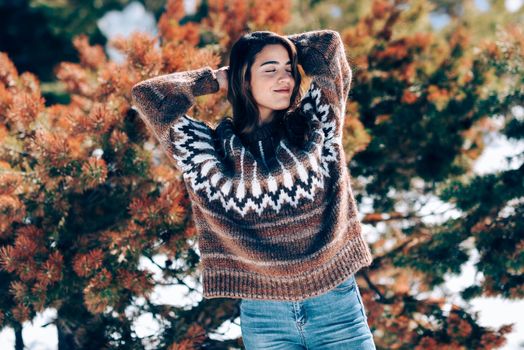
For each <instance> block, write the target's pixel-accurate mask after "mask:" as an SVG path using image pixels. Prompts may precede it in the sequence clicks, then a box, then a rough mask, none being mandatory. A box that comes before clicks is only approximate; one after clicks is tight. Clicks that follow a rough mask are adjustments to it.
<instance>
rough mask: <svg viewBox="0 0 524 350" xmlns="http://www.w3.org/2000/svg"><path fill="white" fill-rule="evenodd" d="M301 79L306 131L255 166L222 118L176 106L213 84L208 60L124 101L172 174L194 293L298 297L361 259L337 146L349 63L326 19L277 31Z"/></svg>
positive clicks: (366, 254)
mask: <svg viewBox="0 0 524 350" xmlns="http://www.w3.org/2000/svg"><path fill="white" fill-rule="evenodd" d="M287 38H289V39H290V40H291V41H292V42H293V43H294V44H295V46H296V47H297V52H298V58H299V63H300V64H301V65H302V67H303V68H304V71H305V73H306V74H307V75H310V76H311V77H312V82H311V85H310V86H309V89H308V90H307V92H306V94H305V95H304V96H303V98H302V100H301V103H300V106H299V108H301V109H302V111H304V113H305V114H306V116H307V117H308V118H309V119H310V121H311V126H312V127H311V131H310V135H309V136H310V137H309V138H308V142H307V143H306V144H305V145H304V146H302V147H297V146H295V145H294V144H292V143H291V142H289V141H288V140H287V139H286V138H282V139H281V140H280V142H279V143H278V145H277V147H276V150H275V155H276V157H275V159H276V161H275V162H273V163H271V165H270V166H267V165H266V164H265V162H262V161H261V159H259V158H258V157H255V156H254V155H253V154H252V153H251V152H250V150H249V148H248V147H246V146H245V145H244V144H243V143H242V141H241V139H240V137H239V136H238V135H237V134H236V133H235V129H234V128H233V121H232V119H231V118H229V117H225V118H223V119H222V120H221V121H220V123H219V124H218V125H217V127H216V128H211V127H210V126H208V125H207V124H206V123H204V122H202V121H198V120H196V119H194V118H192V117H190V116H189V115H187V114H186V111H187V110H188V109H189V107H190V106H191V105H192V104H193V103H194V98H195V97H196V96H199V95H202V94H207V93H213V92H217V91H218V82H217V81H216V76H215V71H214V70H213V69H211V68H210V67H204V68H201V69H197V70H193V71H187V72H177V73H172V74H167V75H164V76H159V77H155V78H151V79H148V80H146V81H143V82H141V83H138V84H137V85H135V86H134V87H133V91H132V96H133V102H134V107H135V108H136V110H137V111H138V112H139V114H140V116H141V118H142V119H143V120H144V122H145V123H146V125H148V127H149V128H150V130H151V131H152V132H153V134H154V136H155V137H156V138H157V139H158V140H159V141H160V144H161V146H162V148H163V149H164V150H165V151H166V152H167V154H168V155H169V157H170V158H171V159H172V160H173V164H174V165H175V167H176V168H177V169H179V170H180V171H181V173H182V177H183V179H184V182H185V184H186V187H187V190H188V193H189V195H190V198H191V207H192V210H193V217H194V220H195V225H196V228H197V232H198V234H199V235H198V244H199V249H200V254H201V267H202V277H203V286H204V297H205V298H218V297H231V298H251V299H267V300H302V299H304V298H308V297H312V296H315V295H319V294H322V293H325V292H327V291H329V290H331V289H333V288H335V287H336V286H337V285H338V284H340V283H341V282H342V281H344V280H346V279H347V278H348V277H349V276H350V275H351V274H354V273H355V272H356V271H358V270H359V269H360V268H362V267H364V266H369V265H370V264H371V262H372V256H371V252H370V250H369V247H368V245H367V243H366V242H365V241H364V239H363V236H362V230H361V224H360V221H359V219H358V210H357V207H356V203H355V200H354V197H353V193H352V190H351V186H350V175H349V172H348V169H347V165H346V158H345V154H344V150H343V146H342V142H341V141H342V129H343V120H344V115H345V103H346V99H347V95H348V92H349V88H350V83H351V70H350V68H349V64H348V62H347V59H346V57H345V53H344V46H343V43H342V39H341V37H340V35H339V34H338V33H337V32H335V31H331V30H320V31H312V32H306V33H301V34H295V35H290V36H287Z"/></svg>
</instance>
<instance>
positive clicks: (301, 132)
mask: <svg viewBox="0 0 524 350" xmlns="http://www.w3.org/2000/svg"><path fill="white" fill-rule="evenodd" d="M270 44H280V45H282V46H283V47H284V48H285V49H286V50H287V52H288V54H289V57H290V61H291V73H292V76H293V78H294V80H295V86H294V88H293V91H292V93H291V99H290V101H291V103H290V106H289V107H288V108H287V109H284V110H278V111H274V113H275V114H274V118H276V121H277V122H282V123H283V125H284V133H285V135H286V136H287V138H288V139H289V140H290V141H291V142H292V143H294V144H296V145H298V146H301V145H303V144H304V143H305V142H306V141H307V139H308V135H309V132H310V128H311V127H310V123H309V120H308V118H306V116H305V114H304V113H303V112H302V111H301V109H300V108H298V107H299V104H300V101H301V99H302V88H301V82H302V76H301V74H300V71H299V69H298V56H297V49H296V47H295V44H293V42H291V40H289V39H288V38H286V37H285V36H281V35H279V34H276V33H274V32H270V31H255V32H251V33H248V34H245V35H244V36H242V37H241V38H240V39H238V40H237V41H236V42H235V43H234V44H233V47H232V48H231V53H230V56H229V71H228V91H227V99H228V100H229V102H230V103H231V105H232V107H233V125H234V127H235V129H236V131H237V132H239V133H240V134H241V135H246V134H249V133H250V132H252V131H254V130H255V129H256V128H257V125H258V121H259V119H260V114H259V111H258V107H257V103H256V100H255V98H254V97H253V94H252V93H251V89H250V82H251V67H252V65H253V63H254V62H255V56H256V55H257V54H258V53H259V52H260V51H262V49H263V48H264V47H265V46H266V45H270Z"/></svg>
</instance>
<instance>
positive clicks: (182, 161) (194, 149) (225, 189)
mask: <svg viewBox="0 0 524 350" xmlns="http://www.w3.org/2000/svg"><path fill="white" fill-rule="evenodd" d="M320 94H321V92H320V89H319V88H317V87H316V86H315V84H314V83H312V84H311V86H310V89H309V90H308V92H307V94H306V95H305V96H304V98H303V100H302V107H301V108H302V109H303V110H304V111H306V112H308V115H310V118H311V120H313V121H314V122H313V123H312V125H313V127H312V135H311V136H312V137H311V140H310V141H309V143H307V144H306V146H305V148H304V149H294V147H293V146H292V145H290V143H289V142H288V141H287V140H286V139H282V140H281V141H280V144H279V145H278V147H277V152H276V153H277V157H276V159H277V162H278V165H279V167H278V168H277V169H270V170H271V171H269V172H267V171H265V169H264V168H263V166H262V164H260V160H257V159H256V158H255V157H253V155H252V154H251V153H250V151H249V150H248V149H247V148H246V147H245V146H244V145H243V144H242V143H241V141H240V139H239V137H237V136H236V135H235V133H234V131H233V127H232V121H231V119H229V118H224V119H223V120H222V122H221V124H220V125H219V126H218V127H217V129H218V130H221V131H222V132H221V134H220V135H218V136H219V138H220V139H221V140H223V143H222V147H223V150H224V153H225V154H226V155H228V156H230V157H231V158H232V159H233V162H234V164H235V169H234V171H231V170H228V169H227V168H226V167H225V165H224V163H223V162H221V161H220V157H218V156H217V150H216V149H215V147H214V145H213V132H214V131H213V130H212V129H211V128H210V127H208V126H207V125H206V124H205V123H203V122H201V121H197V120H195V119H193V118H191V117H189V116H188V115H184V116H183V117H182V118H179V119H178V120H177V121H176V122H174V123H173V125H172V126H171V128H172V133H173V134H172V136H171V139H172V140H174V141H173V142H172V144H173V158H174V159H175V160H176V162H177V164H178V167H179V168H180V169H182V172H183V177H184V179H185V181H187V183H188V184H190V186H191V187H192V190H193V191H194V192H195V193H197V192H198V193H202V195H203V196H205V199H206V200H207V201H208V202H211V201H214V200H216V201H219V203H220V204H221V205H222V206H223V208H224V209H225V210H226V211H229V210H235V211H237V212H238V213H239V214H241V215H242V216H244V215H245V214H246V213H247V212H248V211H250V210H254V211H255V212H256V213H257V214H258V215H262V214H263V213H264V209H272V210H275V211H276V212H277V213H278V212H279V211H280V209H281V208H282V206H283V205H285V204H289V205H291V206H293V207H296V206H297V205H298V203H299V200H300V199H301V198H306V199H309V200H313V199H314V196H315V192H316V191H317V190H323V188H324V178H325V177H329V176H330V174H329V171H330V169H329V163H331V162H337V161H339V160H340V156H339V152H338V149H337V148H336V147H335V142H337V141H338V140H336V139H335V137H334V132H333V130H334V128H335V125H334V123H333V122H332V121H329V119H328V118H327V116H328V113H329V105H323V104H321V102H320ZM278 174H281V176H282V179H283V181H282V182H277V181H276V177H277V176H278Z"/></svg>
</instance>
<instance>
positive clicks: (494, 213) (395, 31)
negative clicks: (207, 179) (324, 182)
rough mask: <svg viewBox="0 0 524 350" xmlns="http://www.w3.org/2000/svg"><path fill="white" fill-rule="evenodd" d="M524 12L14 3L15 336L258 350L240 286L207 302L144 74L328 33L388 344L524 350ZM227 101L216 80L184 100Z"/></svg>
mask: <svg viewBox="0 0 524 350" xmlns="http://www.w3.org/2000/svg"><path fill="white" fill-rule="evenodd" d="M522 5H523V0H506V1H504V0H453V1H451V0H395V1H394V0H391V1H390V0H374V1H356V0H353V1H348V0H346V1H323V0H283V1H261V0H251V1H247V0H246V1H240V0H236V1H235V0H222V1H218V0H215V1H212V0H208V1H204V0H202V1H198V0H184V1H182V0H180V1H161V0H144V1H125V0H94V1H74V0H0V30H1V31H0V52H1V53H0V222H1V224H0V344H1V346H0V347H1V348H2V349H17V350H18V349H24V348H26V349H94V348H96V349H102V348H121V349H200V348H202V349H241V348H243V347H242V342H241V338H240V336H241V334H240V327H239V310H238V303H237V302H238V300H232V299H210V300H204V299H202V295H201V291H202V287H201V281H200V271H199V264H198V262H199V251H198V245H197V242H198V237H197V234H196V232H195V229H194V226H193V223H192V220H191V208H190V206H189V203H188V201H187V198H186V196H185V195H186V193H185V188H184V187H183V185H182V182H181V177H180V174H178V173H177V172H176V171H175V170H174V169H173V168H172V167H171V166H169V164H168V162H167V159H165V155H163V154H162V152H159V150H158V148H157V147H156V146H157V145H156V143H155V141H154V139H153V138H151V135H149V133H148V131H147V129H146V128H145V126H144V125H142V124H141V122H140V120H139V118H138V117H137V115H136V112H135V111H134V110H132V109H131V108H130V88H131V86H132V85H133V84H134V83H136V82H138V81H140V80H143V79H146V78H148V77H152V76H156V75H159V74H167V73H170V72H175V71H181V70H189V69H195V68H198V67H201V66H206V65H209V66H212V67H213V68H218V67H220V66H222V65H227V64H228V63H227V60H228V54H229V50H230V48H231V45H232V44H233V43H234V42H235V40H236V39H238V38H239V37H240V36H241V35H242V34H244V33H246V32H249V31H253V30H272V31H275V32H277V33H280V34H290V33H296V32H302V31H306V30H313V29H327V28H329V29H334V30H337V31H339V32H340V33H341V36H342V38H343V40H344V43H345V45H346V52H347V57H348V61H349V62H350V65H351V67H352V69H353V72H354V77H353V85H352V90H351V92H350V96H349V99H348V106H347V115H346V119H345V123H346V124H345V130H344V132H345V134H344V147H345V151H346V154H347V158H348V168H349V169H350V172H351V174H352V181H353V183H352V186H353V189H354V192H355V196H356V199H357V202H358V205H359V210H360V215H361V217H360V219H361V221H362V223H363V227H364V230H365V237H366V239H367V241H368V242H369V244H370V247H371V249H372V252H373V255H374V257H375V261H374V262H373V265H372V266H370V267H369V268H366V269H363V270H361V271H359V272H358V273H357V281H358V283H359V286H360V289H361V293H362V295H363V299H364V303H365V305H366V308H367V310H366V311H367V313H368V317H369V319H368V322H369V324H370V327H371V328H372V332H373V334H374V337H375V342H376V345H377V348H378V349H506V350H509V349H511V350H515V349H524V335H523V334H524V302H523V300H522V299H523V296H524V269H523V268H524V250H523V248H524V234H523V233H524V229H523V222H524V220H522V218H523V213H524V176H523V175H524V166H523V155H524V139H523V137H524V127H523V126H524V106H523V102H524V101H523V98H522V97H523V86H524V84H523V82H524V73H523V64H522V52H523V51H522V49H523V46H524V33H523V29H522V28H524V25H523V24H524V18H523V16H524V6H522ZM227 113H230V109H229V105H228V103H227V100H226V99H225V96H223V95H221V94H220V93H218V94H214V95H211V96H200V97H199V98H198V100H197V104H196V105H195V106H194V107H193V108H192V110H191V114H192V115H193V116H195V117H196V118H199V119H202V120H205V121H206V122H208V123H209V124H214V123H216V122H217V121H218V119H219V118H220V117H222V116H223V115H225V114H227ZM168 183H169V184H168Z"/></svg>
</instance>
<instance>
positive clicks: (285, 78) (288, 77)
mask: <svg viewBox="0 0 524 350" xmlns="http://www.w3.org/2000/svg"><path fill="white" fill-rule="evenodd" d="M283 74H284V75H281V76H280V77H279V79H278V82H279V83H283V82H285V81H290V80H292V77H291V73H288V72H284V73H283Z"/></svg>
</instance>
